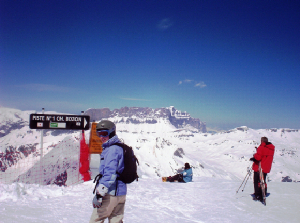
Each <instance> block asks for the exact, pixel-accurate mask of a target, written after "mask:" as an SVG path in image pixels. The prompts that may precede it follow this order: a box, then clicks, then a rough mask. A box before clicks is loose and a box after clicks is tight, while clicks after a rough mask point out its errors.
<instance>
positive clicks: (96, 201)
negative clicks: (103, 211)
mask: <svg viewBox="0 0 300 223" xmlns="http://www.w3.org/2000/svg"><path fill="white" fill-rule="evenodd" d="M92 204H93V207H94V208H100V207H101V205H102V196H101V195H100V194H96V195H95V197H94V198H93V202H92Z"/></svg>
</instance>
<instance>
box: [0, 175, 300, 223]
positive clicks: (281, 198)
mask: <svg viewBox="0 0 300 223" xmlns="http://www.w3.org/2000/svg"><path fill="white" fill-rule="evenodd" d="M240 184H241V181H232V180H226V179H219V178H212V177H196V178H195V179H194V181H193V182H191V183H187V184H183V183H163V182H161V180H160V179H158V178H157V179H153V178H143V179H140V180H139V181H138V182H134V183H132V184H130V185H128V195H127V201H126V206H125V217H124V222H128V223H129V222H134V223H139V222H140V223H145V222H149V223H155V222H165V223H190V222H264V223H266V222H290V223H292V222H295V223H296V222H299V219H300V213H299V207H300V194H299V184H298V183H283V182H269V183H268V186H269V192H270V196H269V197H268V198H267V205H266V206H264V205H262V204H261V203H260V202H255V201H253V200H252V198H251V196H250V193H252V192H253V185H252V181H251V180H249V182H248V183H247V185H246V187H245V190H244V192H241V191H240V192H239V193H237V194H236V190H237V189H238V187H239V185H240ZM92 190H93V183H92V181H89V182H85V183H82V184H79V185H74V186H69V187H58V186H56V185H48V186H39V185H28V184H20V183H13V184H10V185H3V184H0V193H1V197H0V216H1V217H0V222H1V223H19V222H26V223H35V222H39V223H40V222H51V223H53V222H57V223H77V222H78V223H84V222H89V218H90V216H91V213H92V209H93V208H92V204H91V201H92V198H93V195H92ZM106 222H107V221H106Z"/></svg>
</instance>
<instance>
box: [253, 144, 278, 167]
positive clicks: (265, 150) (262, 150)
mask: <svg viewBox="0 0 300 223" xmlns="http://www.w3.org/2000/svg"><path fill="white" fill-rule="evenodd" d="M274 152H275V146H274V145H273V144H272V143H270V142H267V143H265V142H262V143H261V144H260V146H259V147H258V148H257V150H256V153H255V154H254V155H253V157H254V158H255V159H256V160H257V161H261V168H262V170H263V172H264V173H270V171H271V167H272V162H273V157H274ZM252 169H253V170H254V171H255V172H257V171H258V162H253V166H252Z"/></svg>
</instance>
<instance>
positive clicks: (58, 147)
mask: <svg viewBox="0 0 300 223" xmlns="http://www.w3.org/2000/svg"><path fill="white" fill-rule="evenodd" d="M172 111H174V112H173V113H172ZM30 113H34V111H20V110H16V109H10V108H3V107H0V117H1V119H0V132H1V137H0V169H1V172H0V180H1V177H2V178H3V176H4V175H5V174H7V173H9V171H11V172H12V170H13V169H16V168H18V165H19V164H20V162H26V163H27V164H28V163H29V164H28V166H27V167H26V168H24V169H22V171H21V172H22V174H21V175H19V176H14V177H13V180H12V181H11V182H14V181H19V182H24V181H23V180H24V179H25V178H26V177H25V176H27V181H26V182H29V183H36V179H31V180H29V181H28V175H30V173H32V172H33V171H35V170H36V169H38V167H40V166H41V165H42V168H43V169H44V173H49V175H51V177H50V178H51V179H50V178H49V177H48V178H47V177H45V178H44V179H43V182H44V183H43V184H51V183H55V182H57V181H59V183H60V184H68V183H70V184H71V183H72V182H74V180H73V181H71V180H70V179H68V178H70V176H74V172H76V171H77V172H78V169H77V168H78V165H79V164H78V159H77V158H78V157H76V155H72V156H71V157H72V158H70V156H69V154H70V153H71V152H72V151H77V153H78V149H79V141H80V134H81V132H80V131H61V130H53V131H50V130H47V131H46V130H44V132H43V135H44V137H43V147H44V152H43V154H41V149H40V147H41V146H40V137H41V131H40V130H32V129H29V123H28V120H29V114H30ZM51 113H53V112H51ZM86 114H89V115H91V120H95V121H99V120H100V119H101V118H106V119H109V120H111V121H114V122H115V123H116V125H117V134H118V136H119V138H121V139H123V140H124V142H125V143H127V144H128V145H130V146H132V147H133V148H134V152H135V154H136V156H137V158H138V159H139V162H140V166H139V168H138V172H139V175H140V177H141V178H157V177H161V176H169V175H173V174H175V173H177V172H178V171H180V170H181V169H182V167H183V165H184V163H185V162H189V163H190V164H191V166H192V167H193V171H194V176H195V177H213V178H219V179H226V180H237V179H243V178H244V176H245V175H246V173H247V168H248V167H250V166H251V162H250V161H249V158H250V157H252V155H253V153H254V152H255V146H258V145H259V142H260V138H261V137H262V136H266V137H268V138H269V140H270V141H271V142H272V143H273V144H274V145H275V157H274V162H273V167H272V171H271V173H270V174H268V181H273V182H281V181H294V182H298V181H300V168H299V166H300V165H299V164H300V158H299V148H300V132H299V130H292V129H259V130H254V129H249V128H247V127H245V126H244V127H238V128H235V129H232V130H230V131H225V132H220V133H217V134H212V133H206V132H205V131H203V130H204V127H205V124H204V123H202V127H201V122H200V121H197V119H194V120H193V118H191V117H190V116H189V115H188V113H179V112H177V115H175V114H176V110H174V108H172V107H171V108H166V109H158V110H155V109H149V108H127V107H125V108H123V109H119V110H114V111H112V112H111V111H110V110H109V109H99V110H95V109H89V110H87V111H86ZM173 117H175V118H176V119H177V120H175V118H173ZM185 117H188V118H185ZM173 119H174V120H173ZM193 123H194V124H193ZM195 123H198V124H195ZM203 125H204V127H203ZM89 135H90V130H88V131H85V137H86V142H87V143H88V142H89ZM63 150H65V151H63ZM62 151H63V152H62ZM74 154H76V153H74ZM41 156H42V159H40V157H41ZM98 166H99V155H92V156H91V169H92V172H93V173H95V172H97V171H96V170H97V169H98ZM50 173H51V174H50ZM52 173H53V174H52ZM54 173H55V174H54ZM44 175H45V174H44ZM52 175H53V176H52ZM47 176H48V175H47ZM66 176H67V177H66ZM75 177H76V176H75ZM61 178H64V179H63V180H61Z"/></svg>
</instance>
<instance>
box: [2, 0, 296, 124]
mask: <svg viewBox="0 0 300 223" xmlns="http://www.w3.org/2000/svg"><path fill="white" fill-rule="evenodd" d="M0 105H1V106H4V107H11V108H18V109H21V110H37V111H41V108H45V109H46V110H48V111H49V110H52V111H57V112H67V113H73V114H80V111H82V110H86V109H88V108H104V107H108V108H110V109H115V108H121V107H124V106H128V107H132V106H138V107H151V108H160V107H168V106H175V108H177V109H179V110H182V111H187V112H188V113H190V114H191V115H192V116H193V117H196V118H199V119H200V120H201V121H204V122H206V123H207V126H208V127H217V128H220V129H229V128H234V127H238V126H242V125H246V126H248V127H250V128H298V129H300V118H299V114H300V1H298V0H293V1H289V0H282V1H276V0H274V1H269V0H251V1H250V0H249V1H246V0H243V1H241V0H237V1H230V0H228V1H224V0H203V1H202V0H199V1H192V0H182V1H181V0H170V1H164V0H159V1H154V0H149V1H147V0H143V1H141V0H135V1H131V0H127V1H120V0H118V1H116V0H115V1H114V0H110V1H104V0H102V1H101V0H98V1H96V0H84V1H83V0H36V1H33V0H26V1H24V0H22V1H19V0H14V1H12V0H1V1H0Z"/></svg>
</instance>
